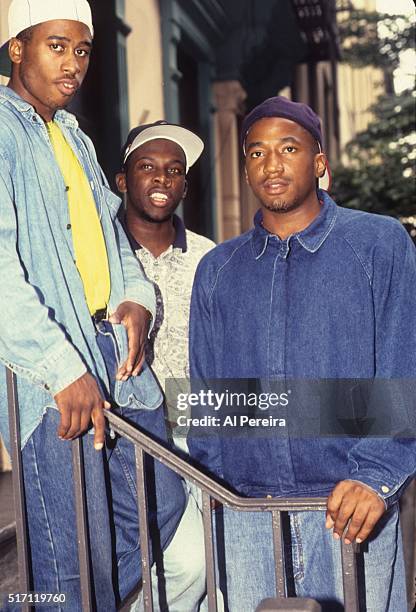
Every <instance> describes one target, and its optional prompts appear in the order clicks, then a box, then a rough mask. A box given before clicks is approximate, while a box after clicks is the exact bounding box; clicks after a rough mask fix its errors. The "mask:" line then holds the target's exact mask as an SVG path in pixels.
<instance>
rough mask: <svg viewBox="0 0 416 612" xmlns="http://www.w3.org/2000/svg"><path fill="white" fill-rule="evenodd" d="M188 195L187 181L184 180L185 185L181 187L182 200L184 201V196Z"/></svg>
mask: <svg viewBox="0 0 416 612" xmlns="http://www.w3.org/2000/svg"><path fill="white" fill-rule="evenodd" d="M187 193H188V181H187V180H186V179H185V184H184V187H183V196H182V200H184V199H185V198H186V194H187Z"/></svg>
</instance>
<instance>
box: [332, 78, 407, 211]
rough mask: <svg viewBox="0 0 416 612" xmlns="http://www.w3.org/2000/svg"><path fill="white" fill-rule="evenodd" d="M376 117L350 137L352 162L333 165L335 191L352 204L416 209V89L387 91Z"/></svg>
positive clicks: (366, 207)
mask: <svg viewBox="0 0 416 612" xmlns="http://www.w3.org/2000/svg"><path fill="white" fill-rule="evenodd" d="M371 110H372V111H373V113H374V116H375V119H374V121H372V122H371V123H370V124H369V126H368V128H367V130H366V131H365V132H361V133H359V134H357V136H356V138H355V139H354V140H352V141H351V142H350V143H348V145H347V147H346V152H347V154H348V155H349V157H350V164H351V165H350V166H348V167H345V166H342V165H338V166H337V167H335V168H334V170H333V189H332V193H333V196H334V198H335V200H336V201H337V202H338V203H339V204H340V205H342V206H346V207H348V208H360V209H364V210H368V211H370V212H377V213H383V214H388V215H392V216H395V217H400V216H410V215H412V214H415V178H416V163H415V162H416V153H415V144H416V131H415V129H414V125H415V94H414V93H413V92H412V91H410V90H408V91H405V92H403V93H401V94H400V95H389V96H382V97H381V98H380V99H379V101H378V102H377V104H376V105H375V106H374V107H373V108H372V109H371Z"/></svg>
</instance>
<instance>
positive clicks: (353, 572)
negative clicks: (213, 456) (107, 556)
mask: <svg viewBox="0 0 416 612" xmlns="http://www.w3.org/2000/svg"><path fill="white" fill-rule="evenodd" d="M105 415H106V418H107V419H108V421H109V424H110V427H111V429H112V430H113V431H114V432H115V433H117V434H119V435H121V436H123V437H124V438H126V439H127V440H129V441H130V442H131V443H132V444H134V445H135V448H136V465H137V490H138V497H139V498H140V495H139V491H142V492H143V493H142V494H144V497H146V495H145V493H144V491H145V486H144V483H145V472H144V463H143V454H144V453H147V454H149V455H151V456H152V457H153V458H154V459H156V460H158V461H160V462H161V463H163V464H164V465H165V466H167V467H169V468H170V469H171V470H173V471H174V472H176V473H177V474H179V475H180V476H182V477H183V478H186V479H187V480H189V481H191V482H193V483H194V484H195V485H197V486H198V487H199V488H200V489H201V490H202V500H203V504H202V515H203V524H204V536H205V560H206V569H207V592H208V609H209V612H217V601H216V580H215V563H214V548H213V535H212V506H211V499H215V500H217V501H219V502H221V503H222V504H223V505H225V506H227V507H229V508H232V509H234V510H239V511H242V512H262V511H263V512H264V511H269V512H271V513H272V532H273V548H274V556H275V575H276V591H277V596H278V597H284V596H285V579H284V569H283V565H284V562H283V540H282V526H281V516H280V513H281V512H295V511H298V512H300V511H313V510H325V509H326V498H324V497H296V498H268V497H267V498H247V497H240V496H239V495H236V494H235V493H233V492H232V491H230V490H229V489H227V488H226V487H224V486H223V485H221V484H220V483H218V482H217V481H215V480H214V479H212V478H211V477H209V476H207V475H206V474H204V473H203V472H201V471H200V470H199V469H198V468H196V467H195V466H193V465H191V464H190V463H189V462H188V461H186V460H185V459H182V458H181V457H179V456H178V455H176V454H175V453H174V452H172V451H170V450H168V449H167V448H165V446H163V445H162V444H159V443H158V442H156V441H155V440H153V439H152V438H149V437H148V436H147V435H146V434H145V433H143V432H142V431H140V430H139V429H138V428H137V427H135V426H133V425H130V424H129V423H127V422H126V421H124V420H123V419H122V418H121V417H119V416H118V415H116V414H114V413H112V412H109V411H106V412H105ZM138 505H139V520H140V537H141V538H142V537H143V540H142V543H143V547H142V549H141V554H142V574H143V596H144V597H143V599H144V610H145V612H152V610H153V607H152V591H151V576H150V552H149V546H148V540H147V537H148V523H147V513H146V512H145V511H144V509H143V503H142V502H141V501H140V499H138ZM340 545H341V553H342V554H341V561H342V568H343V588H344V607H345V612H358V610H359V604H358V584H357V568H356V557H355V554H356V552H357V550H358V546H357V544H355V543H352V544H345V542H344V541H343V540H342V539H341V541H340Z"/></svg>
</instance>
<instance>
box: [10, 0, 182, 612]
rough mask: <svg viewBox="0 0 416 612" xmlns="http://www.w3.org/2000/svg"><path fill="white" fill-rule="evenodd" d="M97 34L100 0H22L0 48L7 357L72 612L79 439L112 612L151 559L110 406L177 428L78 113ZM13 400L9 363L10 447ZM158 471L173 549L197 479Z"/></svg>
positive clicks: (99, 580) (154, 524)
mask: <svg viewBox="0 0 416 612" xmlns="http://www.w3.org/2000/svg"><path fill="white" fill-rule="evenodd" d="M92 38H93V26H92V19H91V11H90V7H89V5H88V3H87V2H86V0H13V1H12V3H11V6H10V10H9V40H8V41H7V42H6V43H5V44H3V46H2V47H1V49H0V73H1V74H3V75H6V76H10V81H9V84H8V86H7V87H4V86H1V87H0V284H1V287H2V291H1V295H0V309H1V313H2V316H1V319H0V359H1V361H2V362H3V363H4V364H5V365H8V366H9V367H11V368H12V369H13V370H14V371H15V373H16V379H17V391H18V399H19V405H20V429H21V440H22V458H23V470H24V482H25V499H26V508H27V514H28V535H29V547H30V556H31V569H32V575H33V584H32V585H31V587H32V589H33V590H34V591H37V592H42V593H53V594H58V593H61V594H62V596H61V598H60V601H61V603H60V604H57V605H55V606H54V607H53V608H52V609H53V610H58V609H59V610H61V609H62V607H63V608H64V609H65V610H66V611H70V612H79V610H81V609H82V604H81V594H80V580H79V578H80V570H79V563H78V553H77V537H76V527H75V510H74V499H73V480H72V468H71V465H72V462H71V440H73V439H74V438H76V437H78V436H82V446H83V454H84V463H85V480H86V493H87V513H88V519H89V521H88V536H89V544H90V549H91V570H92V571H91V576H92V581H93V599H94V601H93V607H94V609H97V610H106V612H107V611H108V610H115V609H116V606H117V604H118V602H119V600H121V599H123V598H124V597H125V596H126V595H127V594H128V593H129V591H131V589H133V588H134V587H135V586H136V584H137V582H138V580H139V578H140V574H141V567H140V545H139V533H138V518H137V499H136V494H135V488H134V482H135V460H134V452H133V450H132V448H131V445H129V444H128V443H127V442H124V441H123V440H121V439H117V440H112V441H111V445H109V448H107V449H104V446H105V441H106V432H105V418H104V413H103V411H104V410H105V409H108V408H110V407H111V406H113V407H114V409H115V410H119V408H118V407H119V406H122V409H120V410H121V411H122V414H123V416H124V417H125V418H127V419H128V420H129V421H130V422H132V423H134V424H138V425H139V426H140V427H141V428H143V429H145V430H148V431H150V432H151V433H152V435H153V436H154V437H156V438H160V439H162V440H164V439H165V435H166V434H165V429H164V419H163V412H162V410H161V407H160V404H161V399H162V398H161V394H160V391H159V388H158V386H157V384H156V382H155V380H154V378H153V374H152V373H151V371H150V369H149V367H148V366H147V364H146V362H145V361H144V344H145V340H146V336H147V334H148V332H149V324H150V322H151V321H153V319H154V316H155V296H154V289H153V286H152V285H151V283H149V282H148V281H147V279H145V277H144V275H143V272H142V270H141V268H140V266H139V265H138V263H137V261H136V259H135V257H134V255H133V254H132V253H131V252H130V248H129V244H128V241H127V239H126V236H125V234H124V231H123V229H122V228H121V226H120V224H119V222H118V221H117V219H116V213H117V209H118V207H119V205H120V200H119V198H117V197H116V196H115V195H114V194H113V193H111V191H110V190H109V188H108V184H107V182H106V180H105V178H104V176H103V173H102V171H101V169H100V167H99V165H98V163H97V159H96V155H95V151H94V148H93V146H92V144H91V141H90V140H89V139H88V137H87V136H86V135H85V134H83V132H82V131H81V130H80V129H79V127H78V124H77V121H76V119H75V117H74V116H73V115H71V114H69V113H68V112H66V111H65V110H64V109H65V107H66V106H67V105H68V104H69V102H70V101H71V100H72V98H73V97H74V95H75V93H76V92H77V90H78V89H79V87H80V86H81V84H82V81H83V79H84V77H85V74H86V72H87V69H88V64H89V57H90V53H91V48H92ZM138 374H140V376H138ZM6 406H7V398H6V384H5V369H4V368H3V369H2V370H1V371H0V430H1V432H2V435H3V436H4V438H5V440H6V445H9V431H8V415H7V409H6ZM92 425H93V426H94V429H93V430H92V431H91V433H92V434H93V435H83V434H84V433H85V432H86V431H87V430H90V429H91V426H92ZM149 470H150V472H151V475H152V478H153V479H154V487H153V488H154V493H153V494H151V495H149V499H148V502H149V509H150V525H151V531H152V533H156V534H157V540H159V541H160V545H161V547H162V548H165V547H166V546H167V545H168V544H169V542H170V541H171V539H172V537H173V535H174V533H175V530H176V527H177V525H178V522H179V520H180V518H181V515H182V513H183V509H184V504H185V496H184V492H183V486H182V483H181V481H180V479H179V478H178V477H177V476H176V475H175V474H173V473H172V472H171V471H169V470H168V469H166V468H164V467H163V466H162V465H161V464H159V462H155V464H154V465H153V464H152V465H149ZM110 490H111V495H110V496H109V498H110V499H109V498H108V495H107V491H110ZM110 521H111V523H110ZM113 545H114V546H115V550H114V547H113ZM115 561H116V567H117V575H115V572H114V570H113V566H114V562H115ZM62 597H64V600H62ZM62 601H64V603H63V604H62ZM6 605H7V604H6ZM17 605H18V604H17ZM0 607H1V604H0ZM2 609H4V608H3V607H2ZM7 609H14V608H13V604H12V605H11V607H9V608H7Z"/></svg>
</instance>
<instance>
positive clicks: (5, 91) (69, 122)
mask: <svg viewBox="0 0 416 612" xmlns="http://www.w3.org/2000/svg"><path fill="white" fill-rule="evenodd" d="M2 98H3V99H5V100H7V101H8V102H9V103H10V104H11V105H12V106H14V108H15V109H16V110H17V111H19V112H20V113H22V114H23V115H24V116H25V117H26V119H28V120H29V121H34V120H35V117H39V115H38V114H37V113H36V110H35V109H34V107H33V106H32V105H31V104H29V102H26V100H23V98H21V97H20V96H19V94H17V93H16V92H15V91H14V90H13V89H11V88H10V87H7V86H5V85H0V101H1V99H2ZM54 121H57V122H58V123H61V124H63V125H65V126H67V127H69V128H72V129H76V128H77V127H78V121H77V120H76V118H75V117H74V115H72V114H71V113H68V111H66V110H63V109H59V110H57V111H56V112H55V115H54ZM42 122H43V120H42Z"/></svg>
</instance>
